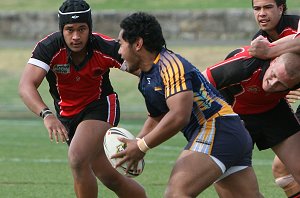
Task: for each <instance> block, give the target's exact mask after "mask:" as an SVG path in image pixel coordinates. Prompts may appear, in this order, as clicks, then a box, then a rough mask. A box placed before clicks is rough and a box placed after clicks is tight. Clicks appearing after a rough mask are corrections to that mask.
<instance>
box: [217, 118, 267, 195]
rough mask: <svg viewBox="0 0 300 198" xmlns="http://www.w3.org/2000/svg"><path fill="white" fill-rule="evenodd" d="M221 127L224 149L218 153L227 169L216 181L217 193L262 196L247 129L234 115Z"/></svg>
mask: <svg viewBox="0 0 300 198" xmlns="http://www.w3.org/2000/svg"><path fill="white" fill-rule="evenodd" d="M219 130H220V131H221V132H222V134H223V135H222V141H221V142H222V145H224V148H222V149H221V150H220V151H219V152H218V153H216V154H215V156H216V157H217V158H218V159H219V160H221V161H222V162H223V163H224V165H226V167H227V170H226V171H225V173H224V174H223V175H222V176H221V177H220V178H219V179H218V180H217V181H216V182H215V189H216V190H217V192H218V195H219V196H220V197H223V198H225V197H228V198H229V197H249V198H252V197H253V198H255V197H263V196H262V195H261V194H260V192H259V186H258V182H257V178H256V175H255V173H254V170H253V168H252V148H253V146H252V139H251V137H250V135H249V133H248V131H247V130H246V129H245V128H244V125H243V124H241V121H240V120H238V119H237V118H236V119H234V118H231V117H227V118H226V120H225V118H223V120H221V121H220V129H219ZM237 140H238V141H237ZM224 153H225V154H224ZM226 154H231V155H226Z"/></svg>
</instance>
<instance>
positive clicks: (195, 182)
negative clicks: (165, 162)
mask: <svg viewBox="0 0 300 198" xmlns="http://www.w3.org/2000/svg"><path fill="white" fill-rule="evenodd" d="M221 174H222V170H221V168H220V167H219V166H218V165H217V164H216V163H215V162H214V161H213V160H212V158H211V157H210V156H209V155H207V154H204V153H199V152H195V151H189V150H184V151H183V152H182V153H181V155H180V156H179V158H178V159H177V161H176V163H175V166H174V168H173V170H172V172H171V176H170V179H169V182H168V185H167V189H166V191H165V197H166V198H172V197H180V198H187V197H196V196H197V195H198V194H199V193H201V192H202V191H203V190H205V189H206V188H207V187H208V186H210V185H211V184H213V182H214V181H215V180H216V179H217V178H218V177H219V176H220V175H221Z"/></svg>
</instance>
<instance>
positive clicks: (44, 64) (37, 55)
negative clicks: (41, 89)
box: [28, 32, 63, 71]
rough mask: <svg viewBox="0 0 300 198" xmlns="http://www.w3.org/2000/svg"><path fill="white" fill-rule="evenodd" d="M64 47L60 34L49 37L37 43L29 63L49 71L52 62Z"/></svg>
mask: <svg viewBox="0 0 300 198" xmlns="http://www.w3.org/2000/svg"><path fill="white" fill-rule="evenodd" d="M62 45H63V43H62V40H61V37H60V33H59V32H55V33H53V34H50V35H48V36H47V37H45V38H44V39H42V40H41V41H39V42H38V43H37V45H36V46H35V48H34V49H33V51H32V55H31V57H30V59H29V61H28V63H29V64H32V65H35V66H38V67H41V68H43V69H45V70H46V71H49V69H50V66H49V65H50V62H51V60H52V58H53V56H54V55H55V54H56V53H57V52H58V51H59V50H60V46H62Z"/></svg>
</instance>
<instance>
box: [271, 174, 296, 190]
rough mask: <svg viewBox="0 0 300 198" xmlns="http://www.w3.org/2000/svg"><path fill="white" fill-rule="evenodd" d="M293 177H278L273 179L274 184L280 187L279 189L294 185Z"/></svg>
mask: <svg viewBox="0 0 300 198" xmlns="http://www.w3.org/2000/svg"><path fill="white" fill-rule="evenodd" d="M294 182H295V180H294V177H293V176H292V175H291V174H290V175H285V176H283V177H278V178H276V179H275V183H276V184H277V185H278V186H279V187H280V188H283V189H284V188H286V187H287V186H289V185H290V184H292V183H294Z"/></svg>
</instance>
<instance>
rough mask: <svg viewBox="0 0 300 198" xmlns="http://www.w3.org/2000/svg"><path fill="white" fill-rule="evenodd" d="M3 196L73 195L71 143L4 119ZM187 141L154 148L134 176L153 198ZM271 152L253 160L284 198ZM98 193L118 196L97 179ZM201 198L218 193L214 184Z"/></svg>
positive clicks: (0, 135) (270, 189) (268, 192)
mask: <svg viewBox="0 0 300 198" xmlns="http://www.w3.org/2000/svg"><path fill="white" fill-rule="evenodd" d="M142 124H143V121H142V120H123V121H121V123H120V126H122V127H124V128H126V129H128V130H130V131H132V132H133V133H134V134H136V133H137V132H138V131H139V129H140V128H141V127H142ZM0 125H1V128H0V147H1V149H0V197H5V198H40V197H43V198H53V197H75V195H74V192H73V184H72V176H71V172H70V170H69V168H68V164H67V146H66V145H65V144H56V143H51V142H50V141H49V139H48V135H47V132H46V129H45V128H44V126H43V123H42V121H41V120H40V119H32V120H0ZM184 145H185V140H184V137H183V136H182V134H180V133H179V134H178V135H176V136H174V137H173V138H172V139H170V140H169V141H167V142H165V143H163V144H162V145H160V146H158V147H157V148H155V149H153V150H151V151H150V152H149V153H148V154H147V155H146V158H145V161H146V166H145V169H144V172H143V173H142V175H140V176H139V177H137V178H136V180H137V181H138V182H140V183H141V184H142V185H143V186H144V187H145V189H146V191H147V193H148V195H149V197H150V198H159V197H162V195H163V192H164V189H165V186H166V183H167V180H168V177H169V174H170V171H171V168H172V166H173V164H174V161H175V159H176V158H177V156H178V154H179V153H180V150H181V149H182V147H183V146H184ZM273 156H274V155H273V153H272V152H271V151H264V152H258V151H257V150H255V152H254V156H253V158H254V159H253V163H254V168H255V171H256V174H257V176H258V179H259V184H260V189H261V192H262V193H263V194H264V195H265V197H276V198H280V197H284V195H283V193H282V191H281V190H280V189H279V188H277V187H276V186H275V184H274V182H273V179H272V174H271V163H272V159H273ZM99 197H105V198H114V197H115V196H114V194H113V193H112V192H110V191H109V190H108V189H107V188H105V187H104V186H103V185H102V184H101V183H99ZM201 197H206V198H214V197H217V195H216V193H215V191H214V189H213V188H212V187H210V188H209V189H207V190H206V191H205V192H204V193H203V194H202V195H201Z"/></svg>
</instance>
